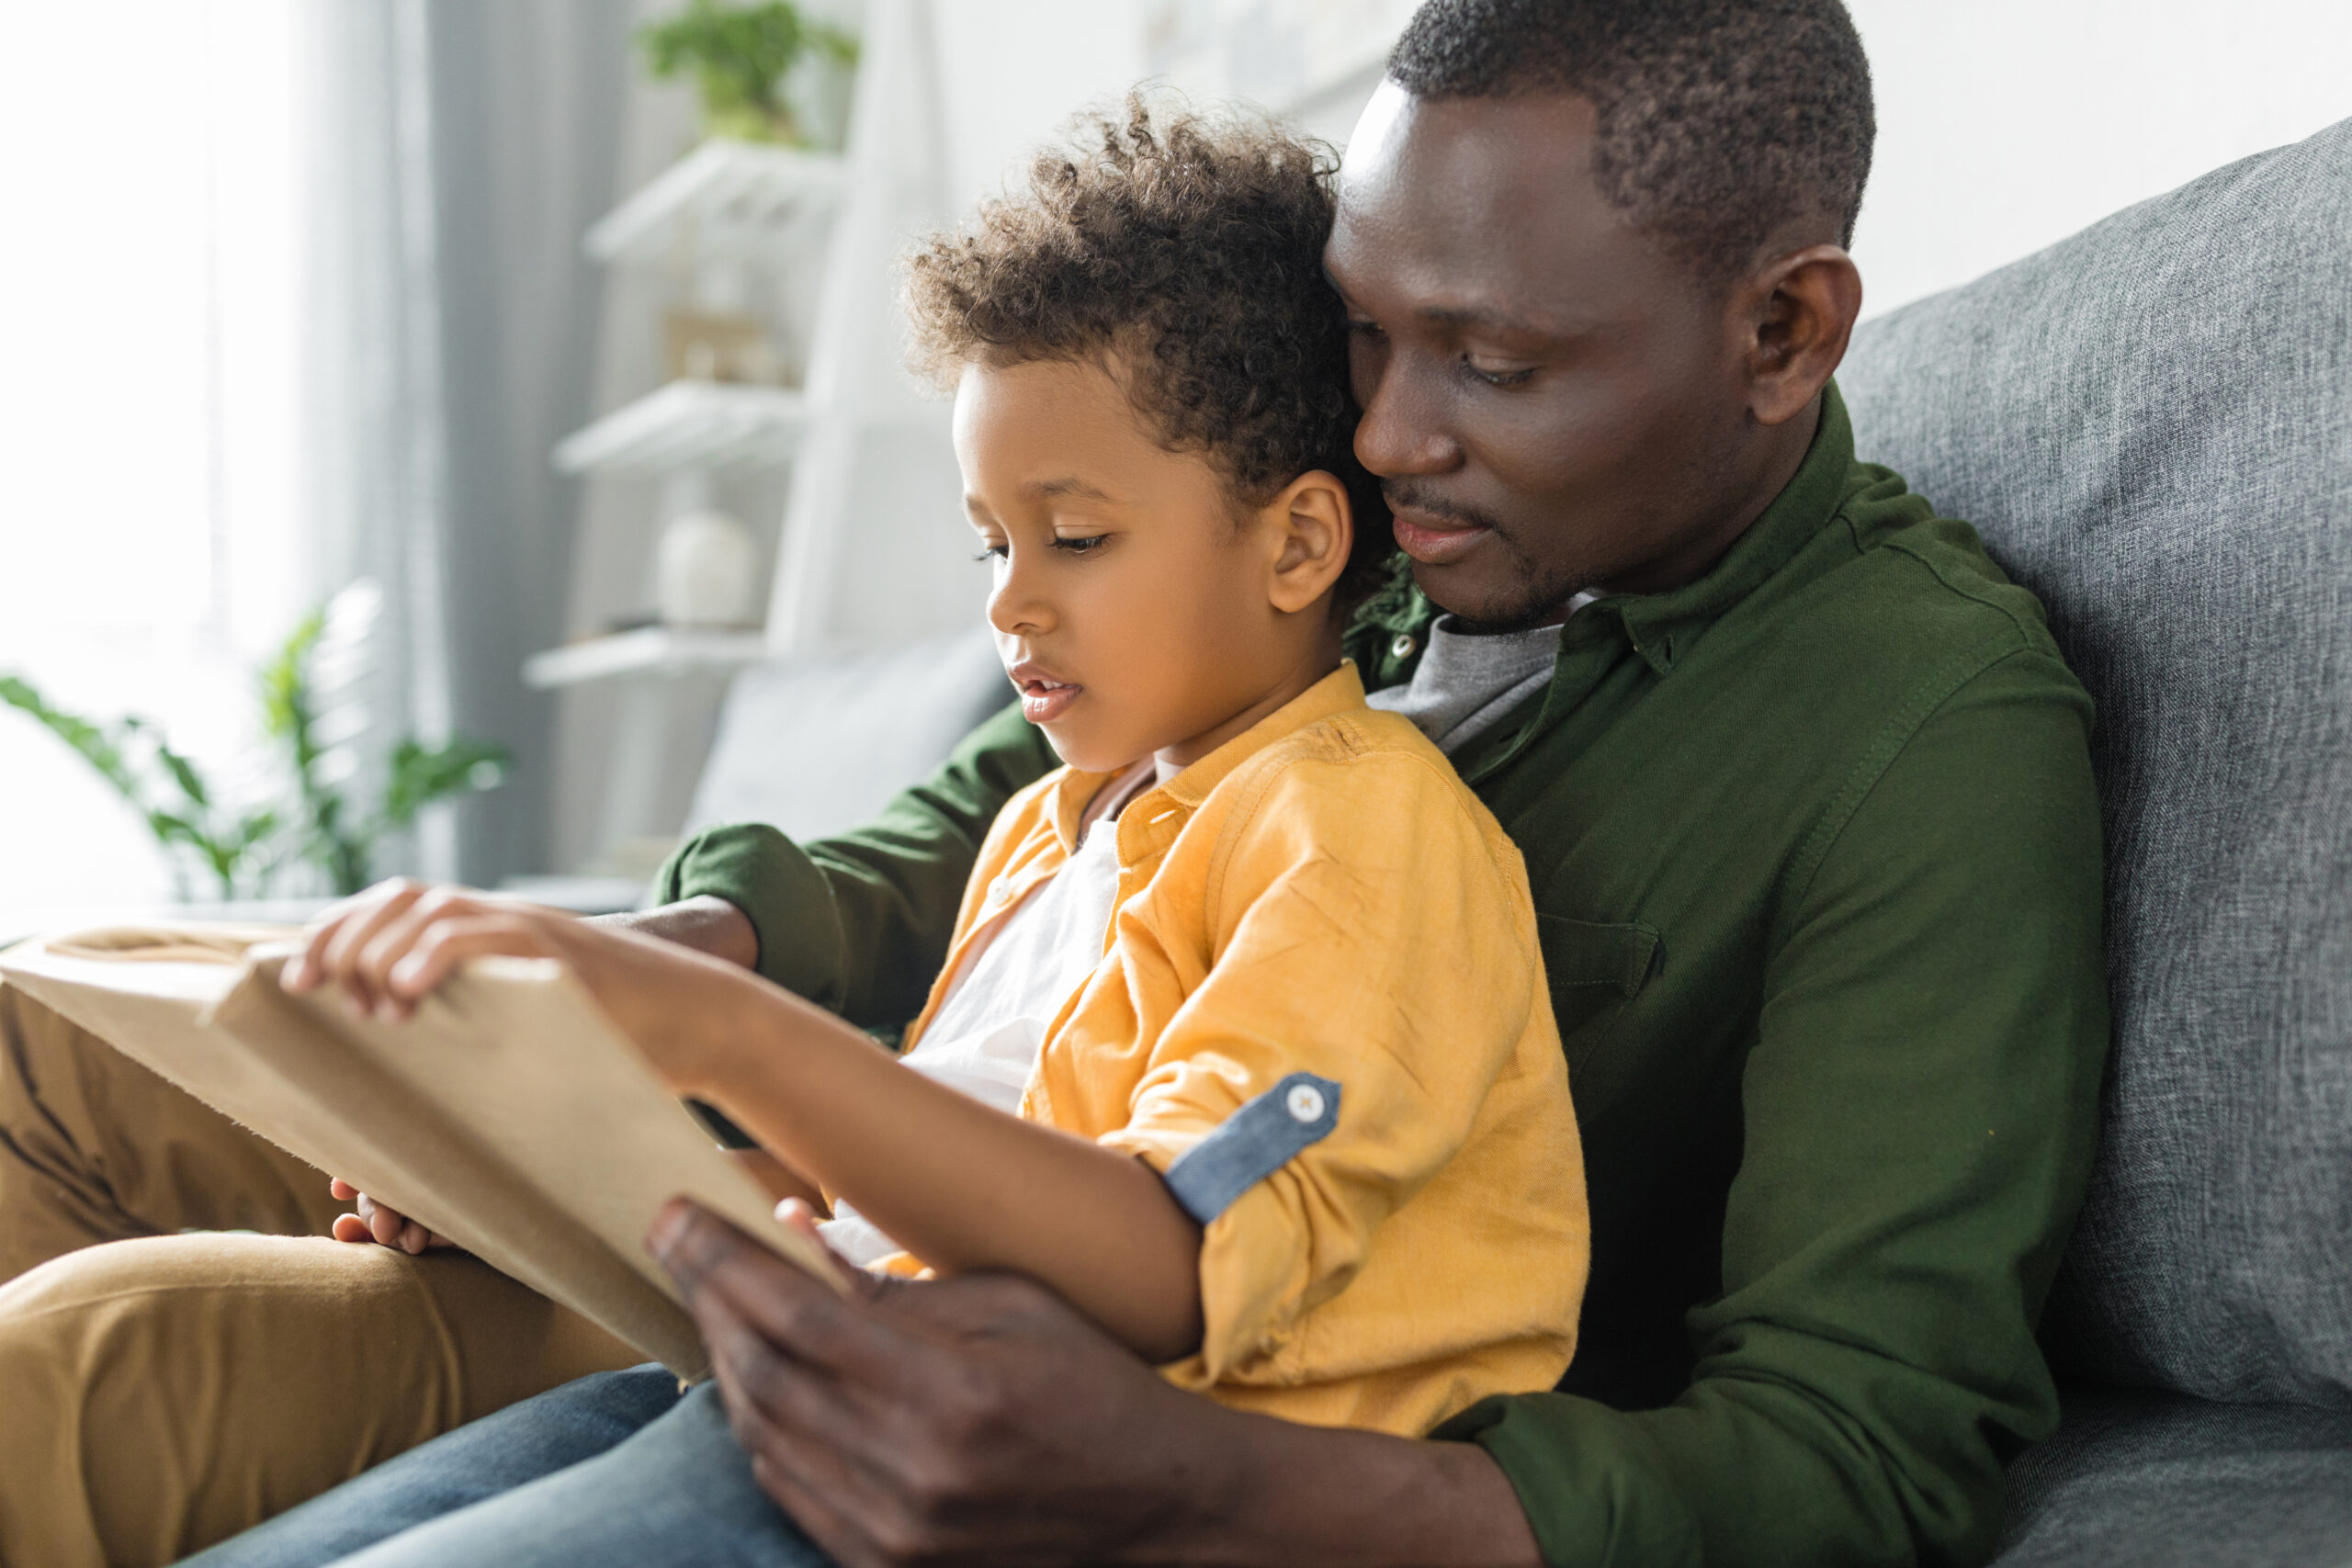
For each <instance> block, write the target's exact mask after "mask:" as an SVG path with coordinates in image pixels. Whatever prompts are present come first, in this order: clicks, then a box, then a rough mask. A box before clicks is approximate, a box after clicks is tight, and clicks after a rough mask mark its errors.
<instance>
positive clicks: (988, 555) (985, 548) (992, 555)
mask: <svg viewBox="0 0 2352 1568" xmlns="http://www.w3.org/2000/svg"><path fill="white" fill-rule="evenodd" d="M1007 553H1008V552H1007V551H1006V549H1005V547H1003V546H1002V545H982V546H981V547H980V553H979V554H978V555H976V556H974V557H973V559H974V560H1002V559H1003V558H1005V556H1006V554H1007Z"/></svg>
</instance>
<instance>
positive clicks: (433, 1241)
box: [327, 1176, 458, 1258]
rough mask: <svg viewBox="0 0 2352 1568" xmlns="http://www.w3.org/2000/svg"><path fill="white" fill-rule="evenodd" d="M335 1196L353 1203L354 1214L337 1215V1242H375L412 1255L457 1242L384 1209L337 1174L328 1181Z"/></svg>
mask: <svg viewBox="0 0 2352 1568" xmlns="http://www.w3.org/2000/svg"><path fill="white" fill-rule="evenodd" d="M327 1188H328V1190H330V1191H332V1192H333V1193H334V1195H335V1197H336V1199H337V1200H338V1201H342V1202H345V1203H356V1204H357V1205H358V1206H359V1212H358V1213H356V1214H339V1215H337V1216H336V1217H335V1222H334V1238H335V1240H337V1241H374V1242H380V1243H381V1244H382V1245H384V1246H386V1247H399V1248H400V1249H401V1251H402V1252H405V1253H407V1254H408V1255H409V1256H410V1257H412V1258H413V1257H415V1256H416V1255H417V1254H419V1253H421V1252H423V1251H424V1249H425V1248H427V1247H455V1246H457V1245H458V1244H457V1243H456V1242H453V1241H451V1240H450V1239H449V1238H448V1237H447V1236H446V1235H442V1234H441V1233H440V1232H439V1231H429V1230H426V1229H425V1228H424V1226H423V1225H421V1224H417V1223H416V1222H415V1221H414V1220H412V1219H410V1218H409V1217H408V1216H407V1215H405V1214H403V1213H400V1212H399V1211H398V1210H395V1209H387V1208H386V1207H384V1205H382V1204H381V1203H379V1202H377V1201H375V1200H374V1199H373V1198H370V1197H368V1194H366V1193H365V1192H362V1191H361V1190H359V1189H357V1188H356V1187H354V1186H353V1185H352V1184H351V1183H350V1182H348V1181H345V1179H343V1178H341V1177H340V1176H338V1177H336V1178H335V1179H334V1180H333V1181H330V1182H329V1183H328V1184H327Z"/></svg>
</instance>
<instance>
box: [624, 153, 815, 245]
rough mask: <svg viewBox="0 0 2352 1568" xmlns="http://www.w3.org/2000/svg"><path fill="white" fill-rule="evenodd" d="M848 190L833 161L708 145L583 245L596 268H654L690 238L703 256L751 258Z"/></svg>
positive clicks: (660, 178)
mask: <svg viewBox="0 0 2352 1568" xmlns="http://www.w3.org/2000/svg"><path fill="white" fill-rule="evenodd" d="M846 183H847V181H846V177H845V174H844V166H843V164H842V160H841V159H840V158H839V157H837V156H834V155H832V154H831V153H825V152H800V151H798V150H797V149H795V148H790V147H769V146H763V145H762V144H761V143H758V142H755V141H718V140H713V141H706V142H704V143H703V144H702V145H701V146H699V147H697V148H695V150H694V151H693V152H689V153H687V154H686V155H685V156H684V158H681V159H680V160H679V161H678V162H676V163H675V164H671V165H670V166H669V167H668V168H667V169H664V170H663V171H662V173H661V174H660V175H656V176H655V177H654V178H653V179H652V180H651V181H650V182H649V183H648V184H647V185H646V186H644V188H642V189H640V190H639V192H638V193H637V194H636V195H635V196H632V197H629V198H628V200H627V201H624V202H623V203H621V204H620V206H618V207H616V208H615V209H613V210H612V211H611V212H609V213H607V214H606V215H605V217H604V218H603V219H602V220H599V221H598V222H597V224H596V226H595V227H594V228H593V229H591V230H589V231H588V233H587V237H586V238H585V240H584V241H582V244H583V246H584V248H585V249H586V250H587V252H588V254H589V255H590V256H592V257H594V259H595V260H597V261H600V262H650V261H659V260H661V259H662V257H663V256H664V255H666V254H669V252H670V250H671V248H672V247H673V245H674V244H676V243H677V242H678V239H679V236H680V235H681V233H682V232H688V231H690V232H691V234H692V236H693V243H694V244H695V248H696V249H697V250H699V251H702V252H703V253H705V254H714V253H717V252H722V251H729V250H752V251H757V250H759V249H761V248H762V247H764V246H766V245H768V244H770V243H773V242H774V241H775V238H776V236H777V235H779V234H780V233H782V232H783V231H786V230H787V229H789V228H791V227H792V226H793V225H795V224H797V223H799V222H801V221H803V220H809V219H813V218H815V217H817V216H819V215H820V214H821V213H824V212H828V211H830V210H831V208H832V205H833V203H834V202H835V201H836V200H838V199H839V198H840V197H841V193H842V187H843V186H844V185H845V184H846Z"/></svg>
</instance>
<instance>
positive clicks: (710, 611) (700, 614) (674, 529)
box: [653, 509, 760, 626]
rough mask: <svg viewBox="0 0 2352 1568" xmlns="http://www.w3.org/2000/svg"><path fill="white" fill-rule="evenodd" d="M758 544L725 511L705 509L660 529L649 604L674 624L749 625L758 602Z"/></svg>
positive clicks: (749, 533) (664, 618)
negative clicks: (652, 588) (652, 589)
mask: <svg viewBox="0 0 2352 1568" xmlns="http://www.w3.org/2000/svg"><path fill="white" fill-rule="evenodd" d="M759 558H760V546H759V541H758V540H756V539H754V538H753V537H752V530H751V529H749V528H747V527H745V526H744V525H743V524H742V523H741V522H740V521H739V520H737V519H736V518H733V517H729V515H727V513H724V512H712V511H709V510H707V509H705V510H698V511H694V512H688V513H684V514H683V515H681V516H677V517H673V518H672V519H670V521H669V522H668V523H666V524H664V525H662V544H661V547H660V549H659V550H658V551H657V553H656V559H655V569H654V593H653V598H654V604H655V607H656V608H657V609H659V610H660V611H661V613H662V621H663V623H664V624H666V625H669V626H750V625H751V624H752V621H753V619H754V618H755V617H754V615H753V612H754V610H755V609H756V608H757V606H758V604H759V592H760V583H759V577H758V572H759Z"/></svg>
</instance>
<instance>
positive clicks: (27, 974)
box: [0, 926, 837, 1378]
mask: <svg viewBox="0 0 2352 1568" xmlns="http://www.w3.org/2000/svg"><path fill="white" fill-rule="evenodd" d="M289 934H290V933H288V932H286V931H282V930H275V931H273V930H256V929H253V928H245V929H232V928H224V927H203V926H176V927H168V928H162V929H157V930H133V929H128V928H123V929H115V930H108V931H90V932H85V933H83V934H82V935H79V936H75V937H70V938H55V939H51V940H49V941H47V942H25V943H22V944H20V945H18V946H17V947H14V948H11V949H9V950H8V951H6V953H0V975H5V976H6V978H7V981H8V983H9V984H10V985H12V986H15V987H19V988H21V989H22V990H23V991H24V992H25V993H26V994H27V995H28V996H29V997H31V998H33V999H34V1000H36V1001H39V1002H40V1003H42V1004H43V1005H45V1006H47V1007H49V1008H51V1009H53V1010H56V1011H57V1012H60V1013H62V1014H64V1015H65V1016H66V1017H67V1018H69V1019H71V1020H72V1021H74V1022H75V1023H78V1024H80V1025H81V1026H82V1027H84V1028H85V1029H87V1030H90V1031H91V1032H94V1033H96V1034H97V1035H99V1036H100V1037H101V1038H103V1039H105V1040H107V1041H108V1042H110V1043H113V1044H114V1045H115V1046H116V1047H117V1048H118V1049H119V1050H120V1051H121V1052H122V1053H123V1054H124V1055H127V1056H130V1058H131V1059H132V1060H134V1061H137V1062H139V1063H141V1064H142V1065H144V1066H148V1067H150V1068H152V1069H153V1070H154V1071H155V1072H156V1073H158V1074H160V1075H162V1076H163V1077H165V1078H168V1079H169V1080H171V1081H172V1082H173V1083H175V1084H177V1085H178V1086H179V1087H180V1088H182V1089H186V1090H187V1091H188V1092H189V1093H190V1094H192V1095H194V1096H196V1098H198V1100H202V1101H204V1102H205V1103H206V1104H207V1105H209V1106H211V1107H212V1108H213V1109H214V1110H216V1111H220V1112H221V1113H222V1114H224V1115H226V1116H228V1117H229V1118H231V1119H232V1120H233V1121H236V1122H241V1123H243V1125H245V1126H246V1127H249V1128H251V1129H252V1130H253V1131H254V1132H255V1133H258V1134H261V1135H262V1136H263V1137H265V1138H266V1139H268V1140H269V1141H270V1142H271V1143H273V1144H276V1145H278V1146H279V1147H280V1148H282V1149H285V1150H286V1151H287V1152H288V1153H289V1154H291V1155H293V1156H296V1157H297V1158H299V1159H302V1160H306V1161H308V1162H309V1163H310V1164H311V1165H314V1166H317V1167H318V1168H319V1169H320V1170H321V1171H322V1172H332V1173H333V1174H334V1175H336V1176H340V1177H342V1178H344V1179H345V1180H347V1181H350V1182H351V1183H353V1184H354V1185H355V1186H356V1187H358V1188H359V1189H360V1190H362V1191H365V1192H367V1193H368V1194H369V1195H370V1196H372V1197H375V1198H378V1199H380V1200H381V1201H384V1202H385V1203H388V1204H390V1206H391V1207H393V1208H395V1209H397V1210H399V1211H400V1212H401V1213H404V1214H406V1215H408V1216H409V1217H411V1218H412V1219H415V1220H418V1221H420V1222H422V1223H423V1224H425V1225H428V1226H430V1227H431V1228H432V1229H434V1230H436V1231H439V1232H440V1233H441V1234H442V1235H446V1236H447V1237H448V1238H449V1239H450V1240H451V1241H453V1242H456V1243H457V1244H458V1246H460V1247H465V1248H466V1249H467V1250H469V1251H470V1252H472V1253H474V1254H476V1255H477V1256H479V1257H481V1258H483V1259H485V1260H487V1261H488V1262H490V1263H491V1264H492V1265H494V1266H495V1267H497V1268H498V1269H503V1271H504V1272H506V1273H508V1274H510V1275H512V1276H514V1277H515V1279H517V1280H521V1281H522V1282H523V1283H525V1284H526V1285H529V1286H530V1287H531V1288H532V1289H534V1290H536V1291H538V1292H541V1293H542V1294H544V1295H546V1296H548V1297H549V1298H550V1299H552V1300H554V1301H557V1302H560V1303H562V1304H563V1305H565V1306H568V1307H570V1308H571V1309H572V1310H573V1311H575V1312H578V1313H580V1314H582V1315H583V1316H586V1317H589V1318H592V1319H594V1321H595V1322H596V1323H598V1324H600V1325H603V1326H604V1327H605V1328H607V1329H609V1330H610V1331H611V1332H613V1333H614V1334H616V1335H617V1336H618V1337H621V1338H623V1339H625V1340H627V1341H628V1342H629V1343H630V1344H631V1345H634V1346H636V1347H637V1348H639V1349H641V1350H643V1351H644V1352H646V1354H648V1355H649V1356H651V1357H653V1358H655V1359H659V1360H661V1361H662V1363H663V1364H664V1365H666V1366H668V1367H669V1368H670V1369H671V1370H672V1371H675V1372H677V1373H678V1374H679V1375H680V1376H682V1377H686V1378H700V1377H702V1376H705V1375H707V1372H708V1371H709V1358H708V1356H707V1353H706V1352H705V1350H704V1348H703V1346H702V1341H701V1339H700V1337H698V1336H697V1335H696V1333H695V1325H694V1320H693V1318H692V1317H690V1316H689V1315H688V1314H687V1313H686V1311H685V1309H684V1305H683V1304H682V1303H680V1301H679V1299H678V1295H677V1291H676V1288H675V1287H674V1286H673V1284H672V1283H671V1280H670V1278H669V1276H668V1275H667V1274H665V1273H664V1272H663V1271H662V1269H661V1267H660V1265H658V1264H656V1263H655V1262H654V1261H653V1259H652V1258H650V1256H648V1255H647V1253H646V1251H645V1247H644V1236H645V1233H646V1231H647V1229H648V1227H649V1226H650V1224H652V1222H653V1217H654V1215H655V1213H657V1212H658V1211H659V1210H660V1209H661V1207H662V1204H663V1203H664V1202H665V1201H668V1200H669V1199H670V1198H671V1197H672V1196H673V1195H676V1194H680V1193H683V1194H684V1195H686V1196H688V1197H691V1198H694V1199H695V1200H697V1201H700V1202H701V1203H702V1204H703V1205H704V1206H705V1207H707V1208H708V1209H710V1210H711V1211H713V1212H714V1213H719V1214H723V1215H725V1216H726V1217H727V1218H728V1219H729V1220H732V1221H733V1222H734V1223H735V1224H738V1225H740V1226H741V1227H742V1228H743V1229H744V1230H746V1231H748V1232H750V1233H751V1234H752V1235H756V1236H759V1237H761V1238H762V1239H763V1240H764V1241H766V1242H767V1244H768V1245H769V1246H771V1247H774V1248H775V1250H776V1251H777V1252H778V1253H780V1254H782V1255H784V1256H785V1257H786V1258H791V1259H792V1260H793V1261H795V1262H797V1263H799V1264H801V1265H802V1266H803V1267H804V1268H807V1269H809V1270H810V1271H811V1272H813V1273H816V1274H817V1275H818V1276H819V1277H820V1278H821V1279H824V1280H828V1281H834V1282H837V1281H835V1277H834V1274H833V1271H832V1269H831V1268H830V1266H829V1265H828V1263H827V1261H826V1259H825V1258H823V1257H821V1256H820V1254H819V1253H818V1251H817V1250H816V1249H815V1247H813V1245H812V1244H810V1243H809V1242H807V1241H806V1240H805V1239H804V1238H802V1237H800V1236H798V1235H796V1234H794V1233H792V1232H788V1231H786V1230H785V1229H784V1228H783V1227H782V1226H780V1225H778V1224H775V1220H774V1219H773V1218H772V1217H771V1214H770V1210H771V1208H772V1207H773V1204H772V1202H771V1200H770V1199H769V1198H768V1196H767V1194H766V1192H765V1191H764V1190H763V1189H762V1188H761V1187H760V1186H759V1184H758V1183H757V1182H755V1181H753V1180H752V1178H751V1177H750V1176H749V1175H748V1174H747V1173H746V1172H745V1171H743V1170H742V1169H741V1168H740V1167H739V1166H738V1164H737V1163H736V1161H735V1160H734V1159H733V1158H732V1157H730V1156H728V1155H727V1154H725V1153H724V1152H722V1151H721V1150H720V1149H719V1148H718V1146H717V1145H715V1144H714V1143H713V1142H712V1141H711V1137H710V1134H708V1133H707V1132H706V1131H705V1130H704V1129H703V1128H702V1126H701V1125H700V1124H699V1123H698V1122H695V1119H694V1117H693V1115H692V1114H691V1113H690V1112H689V1111H687V1110H686V1109H685V1107H684V1105H682V1104H681V1103H679V1101H678V1100H675V1099H674V1098H673V1097H672V1096H671V1095H670V1093H669V1092H668V1091H667V1090H666V1089H663V1088H662V1084H661V1082H660V1081H659V1080H658V1079H657V1078H656V1077H654V1076H653V1073H652V1070H651V1069H650V1067H649V1066H647V1065H646V1064H645V1062H644V1060H643V1058H641V1057H640V1056H639V1055H638V1053H637V1051H636V1049H635V1047H633V1046H632V1045H630V1044H629V1043H628V1040H627V1039H625V1038H624V1037H623V1036H622V1035H621V1033H620V1032H619V1031H618V1030H617V1029H616V1028H615V1027H614V1025H613V1023H612V1022H611V1021H610V1020H608V1019H607V1018H606V1017H605V1014H604V1013H603V1012H602V1011H601V1010H599V1009H598V1008H597V1006H596V1004H595V1002H594V1000H593V999H592V998H590V996H589V994H588V992H587V990H586V988H585V987H582V985H581V984H580V983H579V982H578V981H577V980H575V979H573V978H572V977H571V975H570V974H569V973H568V972H567V971H566V970H565V969H564V968H563V966H562V965H561V964H558V963H556V962H554V961H553V960H549V959H513V958H492V959H483V960H479V961H477V962H476V963H474V964H470V965H469V966H468V967H467V968H466V970H465V971H464V973H462V974H461V975H459V976H458V977H457V978H456V979H454V980H452V981H451V982H450V983H449V984H447V985H446V986H444V987H442V988H441V989H440V990H439V991H438V992H436V993H435V995H433V996H432V997H430V998H426V1000H425V1001H424V1005H423V1006H422V1007H421V1008H420V1009H419V1010H418V1011H417V1013H416V1015H415V1017H413V1019H411V1020H409V1021H406V1022H402V1023H379V1022H376V1021H372V1020H359V1019H355V1018H353V1017H352V1016H351V1015H350V1014H349V1013H348V1012H347V1011H346V1010H345V1008H344V1005H343V1002H342V998H341V997H340V996H339V995H337V994H335V993H332V992H327V991H317V992H312V993H311V994H309V995H306V996H300V997H296V996H289V995H288V994H287V993H286V991H285V990H283V989H282V988H281V987H279V986H278V983H277V972H278V970H279V968H280V967H282V966H283V964H285V962H286V960H287V959H288V957H289V956H290V955H291V953H293V948H292V946H291V944H290V942H287V941H286V940H284V939H286V938H287V937H288V935H289ZM272 939H276V940H272ZM320 1179H321V1180H322V1181H323V1180H325V1177H324V1176H323V1175H322V1177H321V1178H320Z"/></svg>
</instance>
